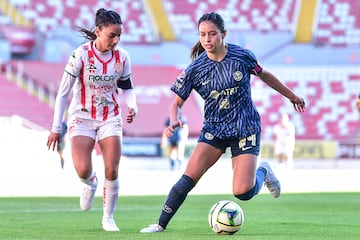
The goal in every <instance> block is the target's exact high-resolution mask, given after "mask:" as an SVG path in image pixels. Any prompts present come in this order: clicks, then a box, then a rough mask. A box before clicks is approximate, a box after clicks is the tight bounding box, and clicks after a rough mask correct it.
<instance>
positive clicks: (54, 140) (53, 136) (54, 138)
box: [46, 132, 60, 151]
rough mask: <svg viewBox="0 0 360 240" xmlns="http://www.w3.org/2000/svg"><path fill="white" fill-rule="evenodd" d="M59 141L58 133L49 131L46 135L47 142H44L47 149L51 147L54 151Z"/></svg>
mask: <svg viewBox="0 0 360 240" xmlns="http://www.w3.org/2000/svg"><path fill="white" fill-rule="evenodd" d="M59 141H60V133H54V132H50V135H49V137H48V140H47V144H46V145H47V147H48V150H49V149H51V150H53V151H54V150H55V148H56V146H57V145H58V144H59Z"/></svg>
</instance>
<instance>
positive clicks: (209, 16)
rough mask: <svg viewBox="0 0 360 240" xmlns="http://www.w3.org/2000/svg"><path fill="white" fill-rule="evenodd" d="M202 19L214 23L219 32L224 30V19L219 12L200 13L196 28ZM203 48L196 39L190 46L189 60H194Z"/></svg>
mask: <svg viewBox="0 0 360 240" xmlns="http://www.w3.org/2000/svg"><path fill="white" fill-rule="evenodd" d="M204 21H210V22H212V23H213V24H215V26H216V27H217V28H219V30H220V32H222V33H224V32H226V30H225V24H224V20H223V18H222V17H221V16H220V14H218V13H215V12H210V13H205V14H204V15H202V17H201V18H200V19H199V21H198V28H199V25H200V23H202V22H204ZM204 51H205V49H204V48H203V47H202V46H201V43H200V41H198V42H197V43H196V44H195V45H194V46H193V47H192V48H191V52H190V58H191V60H194V59H195V58H196V57H197V56H199V55H200V54H201V53H202V52H204Z"/></svg>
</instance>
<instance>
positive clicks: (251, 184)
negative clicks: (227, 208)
mask: <svg viewBox="0 0 360 240" xmlns="http://www.w3.org/2000/svg"><path fill="white" fill-rule="evenodd" d="M230 145H231V153H232V164H233V193H234V195H235V196H236V197H237V198H239V199H240V200H249V199H251V198H252V197H254V196H255V195H256V194H258V193H259V191H260V189H261V188H262V186H263V184H264V183H265V185H266V186H267V187H268V188H269V190H270V192H271V194H272V195H273V196H274V197H278V196H279V195H280V183H279V181H278V180H277V178H276V177H275V175H274V174H273V172H272V170H271V168H270V166H269V164H268V163H266V162H261V163H260V166H259V167H258V168H256V166H257V157H258V155H259V153H260V134H252V135H250V136H247V137H245V138H242V139H239V140H236V141H235V140H234V141H232V142H231V144H230Z"/></svg>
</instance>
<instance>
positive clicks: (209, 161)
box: [185, 142, 223, 183]
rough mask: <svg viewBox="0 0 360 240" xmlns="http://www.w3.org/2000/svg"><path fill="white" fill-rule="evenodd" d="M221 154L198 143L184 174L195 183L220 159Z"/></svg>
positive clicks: (217, 150)
mask: <svg viewBox="0 0 360 240" xmlns="http://www.w3.org/2000/svg"><path fill="white" fill-rule="evenodd" d="M222 154H223V152H222V151H221V150H220V149H218V148H215V147H213V146H211V145H209V144H207V143H203V142H199V143H198V144H197V145H196V147H195V149H194V151H193V153H192V154H191V156H190V158H189V161H188V164H187V167H186V170H185V174H186V175H187V176H189V177H191V178H192V179H193V180H194V181H195V183H196V182H198V181H199V180H200V178H201V177H202V175H203V174H204V173H205V172H206V171H207V170H208V169H209V168H210V167H211V166H212V165H214V164H215V163H216V162H217V160H218V159H219V158H220V157H221V155H222Z"/></svg>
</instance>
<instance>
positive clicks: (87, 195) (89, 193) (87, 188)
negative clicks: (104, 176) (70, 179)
mask: <svg viewBox="0 0 360 240" xmlns="http://www.w3.org/2000/svg"><path fill="white" fill-rule="evenodd" d="M97 185H98V181H97V177H96V176H95V179H94V180H93V183H92V184H91V185H87V184H84V188H83V192H82V194H81V196H80V208H81V209H82V210H83V211H87V210H89V209H90V208H91V207H92V205H93V203H94V197H95V192H96V188H97Z"/></svg>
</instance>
